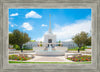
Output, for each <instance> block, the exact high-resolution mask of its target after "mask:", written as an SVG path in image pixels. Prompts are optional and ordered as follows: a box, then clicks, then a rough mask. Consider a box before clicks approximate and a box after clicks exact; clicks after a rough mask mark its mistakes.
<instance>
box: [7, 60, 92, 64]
mask: <svg viewBox="0 0 100 72" xmlns="http://www.w3.org/2000/svg"><path fill="white" fill-rule="evenodd" d="M9 63H31V64H91V62H22V61H20V62H19V61H9Z"/></svg>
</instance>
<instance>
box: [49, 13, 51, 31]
mask: <svg viewBox="0 0 100 72" xmlns="http://www.w3.org/2000/svg"><path fill="white" fill-rule="evenodd" d="M49 33H51V15H49Z"/></svg>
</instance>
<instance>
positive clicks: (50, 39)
mask: <svg viewBox="0 0 100 72" xmlns="http://www.w3.org/2000/svg"><path fill="white" fill-rule="evenodd" d="M50 17H51V16H50ZM43 42H44V43H45V44H49V43H52V44H54V43H56V35H55V34H53V33H52V30H51V20H50V21H49V30H48V33H46V34H44V40H43Z"/></svg>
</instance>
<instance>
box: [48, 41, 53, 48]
mask: <svg viewBox="0 0 100 72" xmlns="http://www.w3.org/2000/svg"><path fill="white" fill-rule="evenodd" d="M48 43H52V39H48ZM51 46H52V44H51ZM48 47H49V44H48Z"/></svg>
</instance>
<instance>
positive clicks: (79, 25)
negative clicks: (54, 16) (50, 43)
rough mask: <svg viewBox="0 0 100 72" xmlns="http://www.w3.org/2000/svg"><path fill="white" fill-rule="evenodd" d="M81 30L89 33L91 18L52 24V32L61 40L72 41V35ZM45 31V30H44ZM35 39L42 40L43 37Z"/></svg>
mask: <svg viewBox="0 0 100 72" xmlns="http://www.w3.org/2000/svg"><path fill="white" fill-rule="evenodd" d="M81 31H84V32H87V33H90V31H91V20H90V19H85V20H77V21H76V22H75V23H72V24H69V25H65V26H60V25H58V24H54V29H52V32H53V33H54V34H56V38H57V40H58V41H59V40H61V41H72V37H73V36H75V35H76V34H77V33H80V32H81ZM45 33H47V31H46V32H45ZM37 41H43V37H40V38H37Z"/></svg>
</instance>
